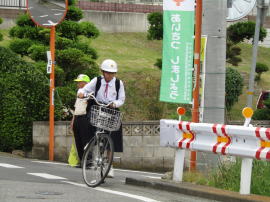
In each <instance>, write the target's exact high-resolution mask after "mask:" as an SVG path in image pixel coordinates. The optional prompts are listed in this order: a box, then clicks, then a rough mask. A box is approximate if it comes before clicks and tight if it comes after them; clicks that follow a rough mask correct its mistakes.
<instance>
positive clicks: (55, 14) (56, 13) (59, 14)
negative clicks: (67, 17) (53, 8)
mask: <svg viewBox="0 0 270 202" xmlns="http://www.w3.org/2000/svg"><path fill="white" fill-rule="evenodd" d="M54 15H63V13H55V14H54Z"/></svg>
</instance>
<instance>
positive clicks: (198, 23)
mask: <svg viewBox="0 0 270 202" xmlns="http://www.w3.org/2000/svg"><path fill="white" fill-rule="evenodd" d="M195 13H196V17H195V48H194V74H195V83H194V89H193V108H192V122H195V123H198V122H199V91H200V52H201V34H202V0H196V9H195ZM196 155H197V154H196V152H195V151H191V155H190V167H189V168H190V171H195V170H196V160H197V157H196Z"/></svg>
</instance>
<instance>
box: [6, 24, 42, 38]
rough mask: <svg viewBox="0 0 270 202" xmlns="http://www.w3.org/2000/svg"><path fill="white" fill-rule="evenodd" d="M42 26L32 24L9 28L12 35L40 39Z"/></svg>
mask: <svg viewBox="0 0 270 202" xmlns="http://www.w3.org/2000/svg"><path fill="white" fill-rule="evenodd" d="M41 29H42V28H40V27H31V26H23V27H19V26H15V27H12V28H11V29H10V30H9V35H10V36H11V37H17V38H21V39H22V38H29V39H32V40H38V39H39V31H40V30H41Z"/></svg>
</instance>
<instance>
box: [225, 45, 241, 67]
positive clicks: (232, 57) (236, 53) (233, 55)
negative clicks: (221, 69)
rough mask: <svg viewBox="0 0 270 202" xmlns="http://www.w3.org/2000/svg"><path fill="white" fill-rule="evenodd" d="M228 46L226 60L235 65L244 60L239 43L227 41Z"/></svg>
mask: <svg viewBox="0 0 270 202" xmlns="http://www.w3.org/2000/svg"><path fill="white" fill-rule="evenodd" d="M226 46H227V48H226V62H228V63H230V64H232V65H233V66H238V64H239V63H240V62H242V59H241V57H240V55H241V48H240V47H239V46H237V45H234V44H233V43H232V42H230V41H227V44H226Z"/></svg>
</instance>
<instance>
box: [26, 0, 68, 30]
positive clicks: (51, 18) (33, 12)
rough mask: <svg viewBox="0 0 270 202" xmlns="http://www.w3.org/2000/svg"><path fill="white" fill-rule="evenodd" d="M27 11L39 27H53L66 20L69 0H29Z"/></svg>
mask: <svg viewBox="0 0 270 202" xmlns="http://www.w3.org/2000/svg"><path fill="white" fill-rule="evenodd" d="M27 9H28V13H29V14H30V16H31V18H32V20H33V21H34V22H35V23H36V24H37V25H39V26H43V27H52V26H56V25H57V24H59V23H60V22H61V21H62V20H63V19H64V17H65V15H66V12H67V0H27Z"/></svg>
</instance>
